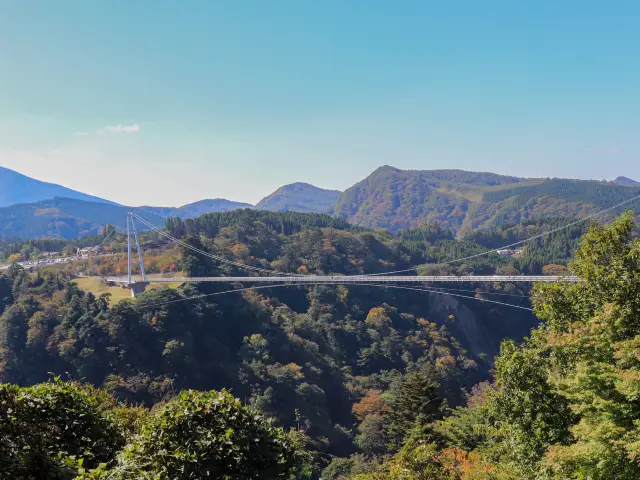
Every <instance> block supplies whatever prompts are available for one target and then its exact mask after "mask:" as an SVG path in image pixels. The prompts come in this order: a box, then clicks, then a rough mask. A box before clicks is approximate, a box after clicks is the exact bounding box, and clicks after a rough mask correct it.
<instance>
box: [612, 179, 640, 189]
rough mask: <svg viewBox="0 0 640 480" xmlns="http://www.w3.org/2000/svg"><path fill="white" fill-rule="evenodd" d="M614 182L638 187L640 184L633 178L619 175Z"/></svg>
mask: <svg viewBox="0 0 640 480" xmlns="http://www.w3.org/2000/svg"><path fill="white" fill-rule="evenodd" d="M613 183H615V184H616V185H623V186H625V187H638V186H640V182H636V181H635V180H632V179H630V178H628V177H618V178H616V179H615V180H614V181H613Z"/></svg>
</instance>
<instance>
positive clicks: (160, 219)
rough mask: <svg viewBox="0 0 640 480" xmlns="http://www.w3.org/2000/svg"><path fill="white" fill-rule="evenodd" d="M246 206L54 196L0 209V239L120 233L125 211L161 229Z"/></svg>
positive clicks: (208, 201) (223, 201) (228, 203)
mask: <svg viewBox="0 0 640 480" xmlns="http://www.w3.org/2000/svg"><path fill="white" fill-rule="evenodd" d="M247 206H250V205H248V204H244V203H237V202H230V201H228V200H224V199H215V200H203V201H201V202H196V203H192V204H189V205H184V206H183V207H179V208H172V207H166V208H165V207H125V206H120V205H115V204H110V203H99V202H90V201H85V200H78V199H73V198H63V197H56V198H53V199H51V200H42V201H39V202H35V203H20V204H17V205H12V206H10V207H4V208H0V237H19V238H23V239H27V238H42V237H48V238H61V239H74V238H77V237H83V236H91V235H96V234H98V233H99V232H100V231H101V230H102V228H103V227H104V226H105V225H108V224H109V225H113V226H115V227H116V228H117V229H119V230H124V229H125V228H126V223H127V212H132V211H133V212H137V213H138V214H139V215H141V216H143V217H144V218H146V219H147V220H148V221H149V222H151V223H153V224H155V225H157V226H161V225H163V224H164V219H165V218H166V217H168V216H177V217H184V218H192V217H197V216H199V215H202V214H204V213H208V212H226V211H231V210H235V209H238V208H246V207H247Z"/></svg>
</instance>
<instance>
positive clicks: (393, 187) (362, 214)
mask: <svg viewBox="0 0 640 480" xmlns="http://www.w3.org/2000/svg"><path fill="white" fill-rule="evenodd" d="M639 193H640V188H638V189H634V188H628V187H622V186H618V185H612V184H607V183H603V182H597V181H587V180H565V179H527V178H519V177H511V176H504V175H497V174H493V173H479V172H467V171H462V170H424V171H418V170H399V169H397V168H393V167H389V166H385V167H381V168H379V169H377V170H375V171H374V172H373V173H372V174H371V175H369V177H367V178H365V179H364V180H362V181H361V182H358V183H357V184H355V185H354V186H353V187H351V188H349V189H347V190H346V191H345V192H343V193H342V194H341V195H340V198H339V199H338V200H337V202H336V204H335V207H334V209H333V213H334V214H335V215H339V216H340V217H342V218H344V219H346V220H348V221H349V222H351V223H353V224H356V225H361V226H364V227H370V228H388V229H390V230H392V231H397V230H400V229H404V228H409V227H414V226H417V225H420V224H421V223H424V222H432V221H435V222H438V223H439V224H440V225H442V226H443V227H446V228H449V229H451V230H453V231H455V232H457V233H458V236H462V235H465V234H467V233H469V232H471V231H473V230H477V229H485V228H493V227H498V226H500V225H504V224H506V223H513V224H518V223H520V222H522V221H523V220H525V219H530V218H539V217H559V216H560V217H579V216H582V215H585V214H589V213H593V212H596V211H597V210H599V209H602V208H605V207H609V206H611V205H615V204H616V203H619V202H620V201H623V200H625V199H627V198H630V197H632V196H634V195H637V194H639ZM632 206H635V207H636V209H637V210H638V211H640V202H635V204H634V205H632Z"/></svg>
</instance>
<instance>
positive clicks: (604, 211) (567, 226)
mask: <svg viewBox="0 0 640 480" xmlns="http://www.w3.org/2000/svg"><path fill="white" fill-rule="evenodd" d="M638 199H640V194H638V195H635V196H633V197H631V198H628V199H627V200H624V201H622V202H620V203H617V204H615V205H613V206H612V207H608V208H605V209H604V210H600V211H599V212H596V213H594V214H592V215H588V216H586V217H584V218H581V219H580V220H576V221H575V222H571V223H568V224H566V225H563V226H561V227H557V228H554V229H551V230H549V231H548V232H543V233H540V234H538V235H534V236H533V237H530V238H527V239H525V240H520V241H518V242H515V243H511V244H509V245H504V246H502V247H498V248H494V249H492V250H487V251H486V252H481V253H476V254H475V255H469V256H468V257H463V258H457V259H455V260H449V261H446V262H440V263H437V264H436V265H450V264H452V263H457V262H464V261H465V260H471V259H474V258H478V257H483V256H485V255H489V254H490V253H495V252H497V251H498V250H505V249H508V248H511V247H516V246H518V245H523V244H525V243H529V242H531V241H532V240H537V239H538V238H542V237H546V236H547V235H551V234H552V233H556V232H559V231H561V230H564V229H565V228H569V227H573V226H574V225H578V224H579V223H582V222H586V221H588V220H593V219H594V218H596V217H598V216H600V215H602V214H603V213H607V212H610V211H611V210H615V209H616V208H620V207H621V206H623V205H626V204H627V203H631V202H633V201H634V200H638ZM415 271H416V269H415V268H408V269H405V270H395V271H393V272H383V273H373V274H371V276H372V277H375V276H380V275H391V274H393V273H404V272H415Z"/></svg>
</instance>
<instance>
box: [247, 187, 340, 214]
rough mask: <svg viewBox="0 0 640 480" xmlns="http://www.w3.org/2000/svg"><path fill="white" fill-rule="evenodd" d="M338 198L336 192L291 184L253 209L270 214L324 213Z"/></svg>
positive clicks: (281, 188) (338, 194) (338, 193)
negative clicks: (267, 211)
mask: <svg viewBox="0 0 640 480" xmlns="http://www.w3.org/2000/svg"><path fill="white" fill-rule="evenodd" d="M339 196H340V192H339V191H337V190H326V189H324V188H318V187H315V186H313V185H309V184H308V183H292V184H291V185H285V186H284V187H280V188H279V189H277V190H276V191H275V192H273V193H272V194H271V195H269V196H267V197H265V198H263V199H262V200H260V202H258V204H257V205H256V206H255V207H254V208H255V209H256V210H269V211H272V212H316V213H326V212H328V211H329V210H331V207H332V206H333V204H334V203H335V202H336V200H337V199H338V197H339Z"/></svg>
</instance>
